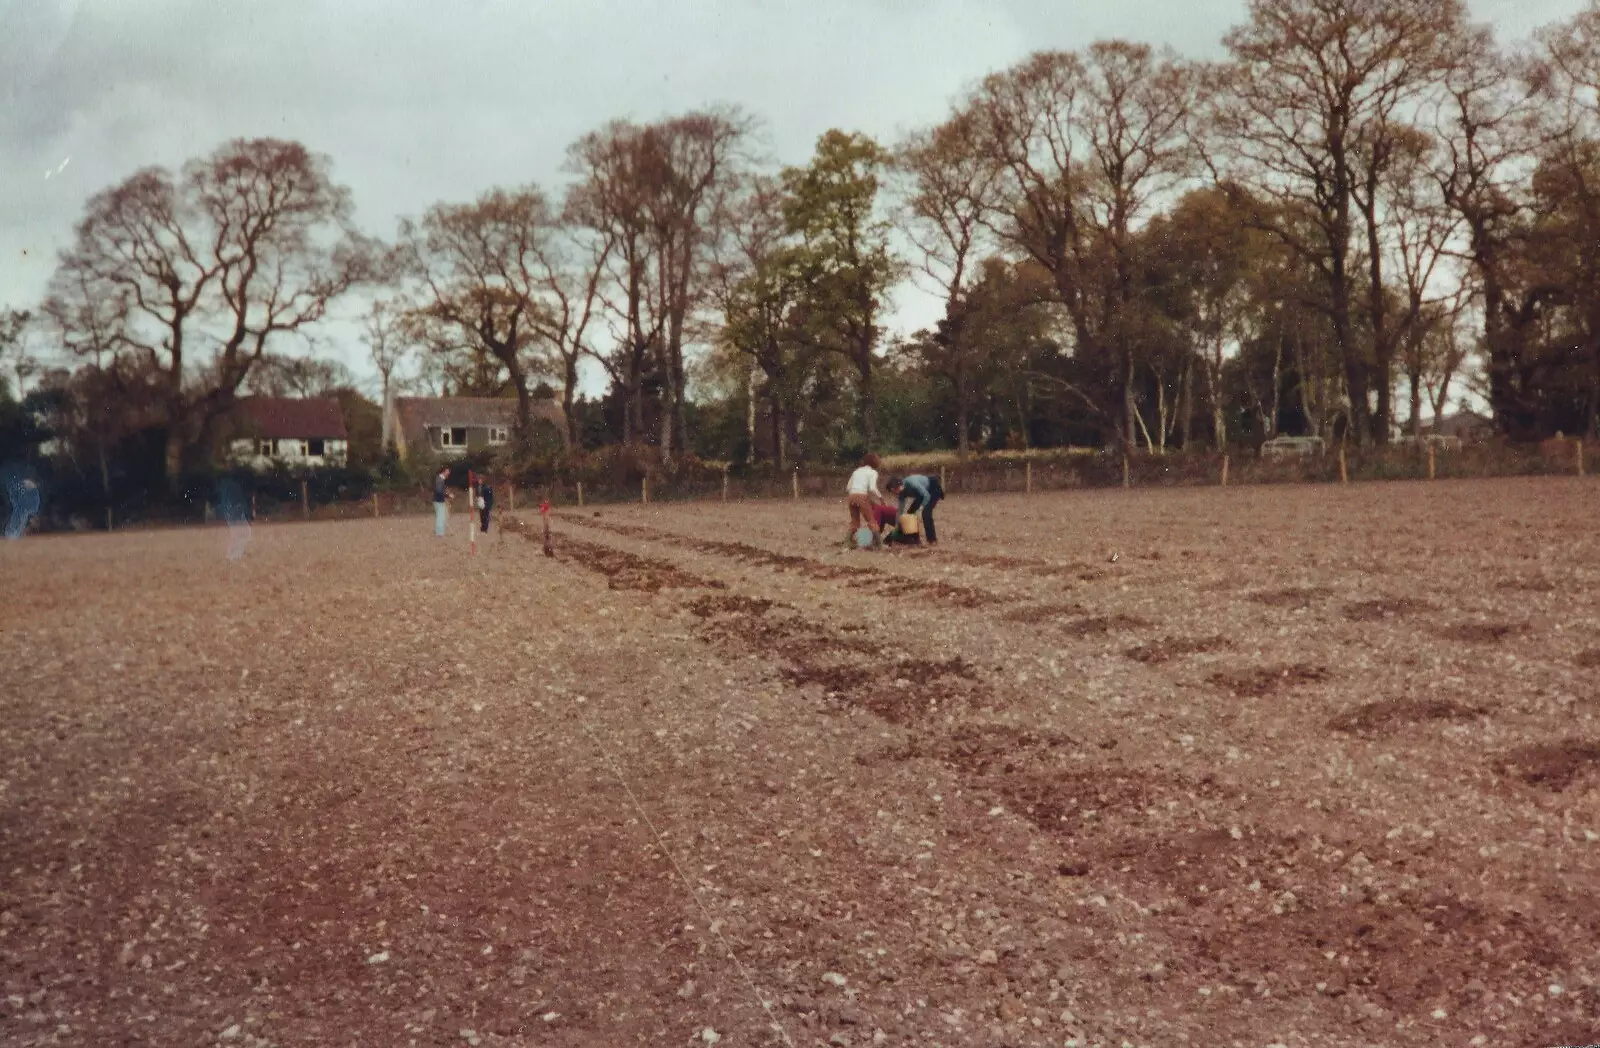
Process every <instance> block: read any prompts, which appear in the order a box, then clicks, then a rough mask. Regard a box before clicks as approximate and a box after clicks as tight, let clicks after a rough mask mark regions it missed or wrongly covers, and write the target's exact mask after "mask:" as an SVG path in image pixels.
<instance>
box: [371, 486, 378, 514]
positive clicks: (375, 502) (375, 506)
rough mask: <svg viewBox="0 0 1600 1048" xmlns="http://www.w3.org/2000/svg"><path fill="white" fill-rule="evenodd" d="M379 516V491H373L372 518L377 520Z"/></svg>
mask: <svg viewBox="0 0 1600 1048" xmlns="http://www.w3.org/2000/svg"><path fill="white" fill-rule="evenodd" d="M378 516H379V514H378V493H377V492H376V491H374V492H373V493H372V519H374V520H376V519H378Z"/></svg>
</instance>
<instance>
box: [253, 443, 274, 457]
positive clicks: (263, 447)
mask: <svg viewBox="0 0 1600 1048" xmlns="http://www.w3.org/2000/svg"><path fill="white" fill-rule="evenodd" d="M256 453H257V454H258V455H260V456H261V457H262V458H271V457H272V441H270V440H263V441H261V443H260V444H258V445H257V446H256Z"/></svg>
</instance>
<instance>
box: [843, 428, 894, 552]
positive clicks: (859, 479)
mask: <svg viewBox="0 0 1600 1048" xmlns="http://www.w3.org/2000/svg"><path fill="white" fill-rule="evenodd" d="M881 465H882V463H881V462H880V461H879V460H878V456H876V455H874V454H873V453H872V452H870V451H869V452H867V454H866V456H865V457H864V458H862V460H861V465H860V466H859V467H857V468H856V471H855V472H854V473H852V474H850V483H849V485H848V486H847V487H846V488H845V494H846V496H848V500H849V503H850V534H849V535H848V536H846V537H845V541H846V542H847V543H850V544H851V545H854V544H855V535H856V531H857V530H859V529H860V528H861V526H862V525H863V524H866V525H867V526H868V527H870V528H871V529H872V545H873V546H874V547H876V546H878V545H879V544H880V542H879V539H878V529H877V527H876V526H875V522H876V520H877V518H876V517H875V516H874V515H873V512H872V507H873V506H881V505H883V504H885V503H886V502H887V501H888V500H887V499H885V498H884V497H883V492H881V491H879V490H878V467H879V466H881Z"/></svg>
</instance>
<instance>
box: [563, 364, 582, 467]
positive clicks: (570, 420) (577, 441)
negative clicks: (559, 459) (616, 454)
mask: <svg viewBox="0 0 1600 1048" xmlns="http://www.w3.org/2000/svg"><path fill="white" fill-rule="evenodd" d="M577 398H578V357H577V354H575V353H574V354H573V355H572V357H571V358H570V359H568V360H567V361H565V370H564V371H563V373H562V376H561V414H562V415H563V416H565V417H566V420H567V448H568V450H577V449H578V448H580V447H581V446H582V445H583V434H582V433H581V432H580V431H579V429H578V415H577V412H576V411H575V410H574V408H575V406H576V404H577Z"/></svg>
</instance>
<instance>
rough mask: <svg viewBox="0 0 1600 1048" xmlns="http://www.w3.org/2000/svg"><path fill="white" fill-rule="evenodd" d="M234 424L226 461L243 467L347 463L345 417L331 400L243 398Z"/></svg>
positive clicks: (235, 412) (323, 398)
mask: <svg viewBox="0 0 1600 1048" xmlns="http://www.w3.org/2000/svg"><path fill="white" fill-rule="evenodd" d="M233 422H234V428H233V439H232V440H231V441H230V442H229V446H228V452H229V455H228V457H229V458H230V459H232V460H233V461H234V462H237V463H240V464H243V465H248V466H253V467H254V468H256V469H265V468H268V467H270V466H275V465H281V466H310V467H316V466H342V465H344V463H345V462H346V460H347V459H348V458H349V454H350V435H349V433H348V431H346V429H345V425H344V412H343V410H342V409H341V408H340V406H339V402H338V401H337V400H335V399H334V398H333V397H314V398H304V399H302V398H298V397H247V398H245V399H244V400H241V401H239V403H238V404H237V405H236V406H235V407H234V411H233Z"/></svg>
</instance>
